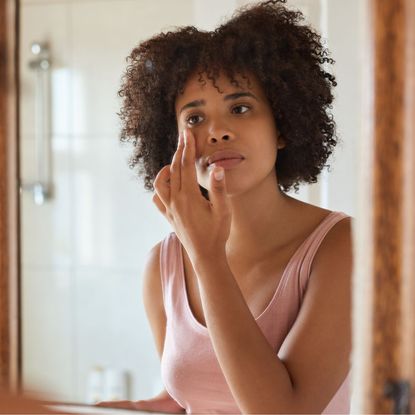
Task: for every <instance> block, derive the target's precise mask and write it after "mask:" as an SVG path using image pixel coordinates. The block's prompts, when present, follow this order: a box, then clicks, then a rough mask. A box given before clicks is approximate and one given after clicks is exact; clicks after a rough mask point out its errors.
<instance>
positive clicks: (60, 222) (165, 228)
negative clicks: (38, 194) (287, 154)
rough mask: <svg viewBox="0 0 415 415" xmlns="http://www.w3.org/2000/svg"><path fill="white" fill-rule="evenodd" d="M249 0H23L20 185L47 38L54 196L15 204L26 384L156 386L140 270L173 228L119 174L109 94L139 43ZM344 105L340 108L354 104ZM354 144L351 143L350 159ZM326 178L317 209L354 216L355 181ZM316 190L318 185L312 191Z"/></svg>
mask: <svg viewBox="0 0 415 415" xmlns="http://www.w3.org/2000/svg"><path fill="white" fill-rule="evenodd" d="M331 1H333V2H334V1H335V0H331ZM339 1H341V0H336V1H335V2H336V3H337V4H339ZM244 3H247V1H242V0H240V1H236V0H228V1H224V0H221V1H218V0H215V1H205V0H194V1H192V0H174V1H169V0H160V1H154V0H72V1H71V0H21V45H20V48H21V54H20V63H21V71H20V77H21V100H20V103H21V120H20V126H21V145H20V149H21V154H20V157H21V181H22V185H25V184H29V183H30V182H31V181H33V179H34V177H35V174H36V166H35V160H34V131H35V120H34V92H35V89H34V74H33V73H32V72H31V71H30V70H29V69H28V66H27V63H28V61H29V60H30V59H31V57H30V43H31V42H33V41H49V43H50V46H51V49H52V71H51V80H52V113H51V116H52V135H51V149H52V152H51V154H52V166H53V182H54V189H55V193H54V196H53V198H52V199H51V200H50V201H47V203H46V204H44V205H42V206H38V205H35V204H34V203H33V198H32V195H31V193H30V192H28V191H23V192H22V196H21V202H22V204H21V207H22V210H21V219H22V235H21V237H22V276H23V286H22V292H23V301H22V305H23V374H24V380H25V385H26V388H27V389H29V390H41V391H44V392H47V393H48V394H49V396H53V397H55V398H56V399H63V400H68V401H80V402H83V401H85V399H86V379H87V375H88V371H89V370H90V369H91V367H93V366H95V365H99V366H104V367H111V368H115V369H121V370H125V371H128V372H129V373H130V375H131V388H130V394H129V398H130V399H145V398H149V397H151V396H153V395H154V394H156V393H158V392H159V391H160V390H161V389H162V385H161V381H160V373H159V366H160V363H159V358H158V355H157V352H156V349H155V346H154V341H153V337H152V334H151V331H150V327H149V324H148V322H147V319H146V317H145V311H144V307H143V304H142V294H141V283H142V280H141V274H142V271H143V267H144V261H145V256H146V254H147V252H148V251H149V250H150V248H151V247H152V246H153V245H155V244H156V243H157V242H158V241H160V240H161V239H162V238H164V237H165V236H166V234H167V233H169V232H171V231H172V229H171V228H170V225H169V224H168V223H167V221H166V220H165V219H164V218H163V217H162V216H161V215H160V213H159V212H158V210H157V209H156V208H155V206H154V204H153V203H152V201H151V194H150V193H147V192H145V191H144V189H143V185H142V183H140V182H139V181H138V180H137V179H136V177H135V176H134V173H133V172H132V171H131V170H129V168H128V166H127V158H128V152H129V148H125V147H121V146H120V145H119V143H118V134H119V123H118V118H117V116H116V112H117V111H118V109H119V100H118V98H117V97H116V92H117V90H118V88H119V84H120V77H121V74H122V72H123V70H124V68H125V57H126V56H127V55H128V54H129V52H130V50H131V49H132V48H133V47H134V46H135V45H136V44H137V43H138V42H139V41H140V40H143V39H145V38H148V37H149V36H151V35H153V34H154V33H156V32H159V31H161V30H164V29H166V28H169V27H172V26H181V25H188V24H192V25H197V26H198V27H200V28H202V29H211V28H213V27H214V26H215V24H216V22H218V21H220V20H221V17H223V16H226V15H229V14H230V13H231V12H232V11H233V10H234V8H235V7H236V6H238V5H242V4H244ZM289 3H292V4H301V5H302V6H303V8H304V10H305V9H307V10H308V12H309V14H310V19H311V20H313V23H315V24H318V19H319V18H320V9H319V7H320V2H314V3H313V6H311V3H310V1H305V0H303V1H301V2H300V1H296V2H295V1H291V2H289ZM317 3H318V7H317V6H316V4H317ZM323 3H324V2H323ZM352 3H354V2H352ZM313 13H314V14H313ZM333 47H335V44H333ZM349 49H350V48H349ZM349 49H348V50H349ZM351 53H353V52H351ZM353 68H354V69H356V67H355V66H353ZM342 75H343V74H342ZM343 88H344V90H345V89H346V88H345V87H344V86H343ZM349 88H350V86H349ZM351 91H352V92H351V93H353V91H356V88H354V89H353V88H352V89H351ZM344 102H345V104H344V105H345V108H351V106H352V105H353V103H352V102H349V101H347V99H345V100H344ZM354 110H355V111H356V109H354ZM353 114H355V113H353ZM353 116H354V115H353ZM340 118H341V117H340ZM342 123H343V124H342ZM340 125H341V126H342V127H343V129H344V131H345V132H346V131H347V128H348V129H349V131H354V132H355V131H356V128H357V127H356V125H357V124H356V120H355V119H354V118H353V119H348V118H344V121H343V119H341V120H340ZM344 140H345V141H346V137H344ZM353 146H354V142H353V141H352V144H351V145H348V147H347V148H348V149H349V152H353ZM342 154H343V153H341V152H340V153H339V155H338V156H337V163H340V164H341V165H347V166H348V167H350V160H353V159H352V157H349V156H348V158H347V159H346V157H345V156H343V155H342ZM333 169H334V174H336V173H335V167H333ZM347 171H348V174H350V172H349V170H347ZM352 173H353V172H352ZM341 174H342V175H343V173H341ZM332 177H335V176H330V177H329V179H330V180H331V181H330V183H331V184H330V186H331V187H330V199H329V205H328V206H326V207H329V208H332V209H339V210H344V211H346V212H348V213H349V214H353V206H354V205H353V203H354V199H353V198H354V193H353V177H354V176H353V175H352V176H349V177H340V176H336V180H334V178H333V179H332ZM343 182H344V183H343ZM343 184H344V186H345V187H344V186H343ZM320 186H321V185H314V186H313V187H314V188H316V189H318V192H319V193H318V194H320V193H321V188H320ZM344 189H345V190H344ZM308 192H309V188H307V187H303V188H302V190H301V192H300V195H297V197H298V198H302V199H303V200H308V194H309V193H308ZM314 194H315V192H314ZM310 201H311V202H313V203H317V204H318V202H319V200H317V201H316V200H312V198H310Z"/></svg>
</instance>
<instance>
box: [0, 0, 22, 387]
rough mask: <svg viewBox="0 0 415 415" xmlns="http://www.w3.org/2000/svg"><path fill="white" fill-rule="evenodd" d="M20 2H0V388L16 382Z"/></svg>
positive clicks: (18, 360) (18, 368) (18, 373)
mask: <svg viewBox="0 0 415 415" xmlns="http://www.w3.org/2000/svg"><path fill="white" fill-rule="evenodd" d="M18 11H19V2H18V0H3V1H0V388H1V387H3V388H7V389H11V390H14V391H15V390H18V389H19V388H20V380H21V338H20V332H21V330H20V327H21V324H20V317H21V314H20V290H19V285H20V284H19V274H20V272H19V269H20V251H19V249H20V247H19V234H20V231H19V217H20V214H19V212H20V208H19V151H18V143H19V140H18V136H19V126H18V119H19V115H18V96H19V92H18V91H19V84H18V56H19V47H18V39H19V19H18Z"/></svg>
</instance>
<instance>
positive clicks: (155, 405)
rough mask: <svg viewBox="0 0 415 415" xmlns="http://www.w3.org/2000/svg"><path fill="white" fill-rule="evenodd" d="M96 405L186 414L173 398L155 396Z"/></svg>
mask: <svg viewBox="0 0 415 415" xmlns="http://www.w3.org/2000/svg"><path fill="white" fill-rule="evenodd" d="M95 406H100V407H106V408H117V409H133V410H136V411H148V412H163V413H169V414H184V413H186V411H185V410H184V409H183V408H182V407H181V406H180V405H179V404H178V403H177V402H176V401H175V400H174V399H172V398H170V397H164V398H157V397H156V398H153V399H146V400H140V401H113V402H109V401H108V402H99V403H97V404H96V405H95Z"/></svg>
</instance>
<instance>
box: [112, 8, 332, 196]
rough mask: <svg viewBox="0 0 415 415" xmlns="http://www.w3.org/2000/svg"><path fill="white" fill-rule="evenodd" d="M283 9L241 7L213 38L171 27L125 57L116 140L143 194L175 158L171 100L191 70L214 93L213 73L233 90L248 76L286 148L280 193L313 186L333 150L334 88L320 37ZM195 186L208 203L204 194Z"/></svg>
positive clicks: (295, 14)
mask: <svg viewBox="0 0 415 415" xmlns="http://www.w3.org/2000/svg"><path fill="white" fill-rule="evenodd" d="M283 3H286V0H273V1H265V2H262V3H257V4H254V5H252V4H250V5H248V6H244V7H241V8H239V9H238V10H237V11H236V12H235V13H234V14H233V16H232V17H231V19H229V20H228V21H227V22H225V23H224V24H222V25H220V26H219V27H217V29H216V30H214V31H212V32H208V31H200V30H198V29H197V28H196V27H194V26H186V27H177V28H175V29H176V30H174V31H168V32H166V33H160V34H158V35H155V36H153V37H152V38H150V39H148V40H145V41H143V42H141V43H140V44H139V45H138V46H137V47H135V48H134V49H133V50H132V52H131V54H130V55H129V56H128V57H127V58H126V60H127V62H129V64H128V66H127V69H126V71H125V73H124V74H123V76H122V85H121V88H120V90H119V91H118V95H119V96H120V97H121V98H122V106H121V110H120V112H119V113H118V115H119V117H120V119H121V123H122V131H121V137H120V140H121V142H131V143H132V144H133V146H134V152H133V155H132V157H131V159H130V162H129V163H130V167H131V168H135V167H136V166H138V175H139V176H143V177H144V187H145V189H146V190H152V191H154V186H153V183H154V180H155V178H156V176H157V173H158V172H159V171H160V169H161V168H162V167H163V166H165V165H166V164H170V163H171V160H172V158H173V154H174V152H175V151H176V146H177V139H178V129H177V120H176V114H175V100H176V97H177V96H178V94H180V93H182V92H183V90H184V84H185V82H186V80H187V79H188V77H189V76H190V75H191V74H193V73H196V72H195V71H199V72H197V73H198V74H199V75H201V74H202V73H204V74H206V75H207V78H208V79H210V80H211V82H212V83H213V85H214V86H215V87H216V89H218V87H217V85H216V83H215V80H216V79H217V77H218V75H219V73H220V72H222V73H224V74H226V75H227V77H228V78H229V80H230V82H231V83H232V84H233V85H236V86H239V83H238V82H237V81H236V80H235V78H234V76H235V74H238V75H241V76H242V77H243V79H247V78H246V76H245V75H244V74H245V73H248V74H249V73H253V74H254V75H255V76H256V77H257V78H258V80H259V81H260V83H261V84H262V87H263V88H264V92H265V95H266V96H267V98H268V100H269V103H270V106H271V109H272V112H273V115H274V119H275V123H276V126H277V128H278V131H279V132H280V134H281V138H282V139H283V141H284V143H285V144H286V145H285V147H284V148H282V149H280V150H279V151H278V163H276V169H277V178H278V186H279V188H280V190H282V191H284V192H288V191H290V190H291V188H292V187H294V189H295V192H296V193H297V192H298V190H299V183H300V182H305V183H316V182H317V176H318V174H319V173H320V172H321V170H322V169H323V168H324V167H325V164H324V163H325V162H326V160H327V159H328V157H329V156H330V154H331V153H332V152H333V148H334V146H335V145H336V144H337V141H336V134H335V126H336V124H335V122H334V120H333V117H332V115H331V114H330V113H329V111H328V108H332V105H331V103H332V101H333V95H332V88H333V87H335V86H336V85H337V84H336V82H335V77H334V76H333V75H331V74H329V73H327V72H326V71H325V70H324V68H323V64H325V63H326V64H327V63H330V64H333V63H334V60H333V59H331V58H328V57H327V56H328V55H329V52H328V50H327V49H326V48H325V47H324V46H323V45H322V43H321V36H320V35H319V34H318V33H317V32H316V31H315V30H314V29H313V28H311V27H310V26H308V25H305V24H299V23H300V22H301V21H303V20H304V16H303V14H302V13H301V12H300V11H298V10H297V11H294V10H289V9H287V8H286V7H285V6H284V5H283ZM248 83H249V79H248ZM218 91H219V89H218ZM219 92H220V91H219ZM160 120H163V121H162V122H160ZM328 167H330V166H329V165H328ZM199 187H200V190H201V193H202V195H203V196H204V197H205V198H206V199H208V193H207V190H206V189H204V188H203V187H202V186H199Z"/></svg>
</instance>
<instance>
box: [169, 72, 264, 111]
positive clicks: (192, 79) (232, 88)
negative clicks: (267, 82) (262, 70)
mask: <svg viewBox="0 0 415 415" xmlns="http://www.w3.org/2000/svg"><path fill="white" fill-rule="evenodd" d="M247 78H248V79H247ZM234 79H235V80H236V81H237V82H238V83H239V86H236V85H235V84H233V83H232V82H231V80H230V79H229V78H228V77H227V76H226V74H224V73H223V72H220V73H219V75H218V76H217V77H216V79H215V84H216V86H217V87H218V88H219V90H220V92H219V91H218V89H217V88H215V86H214V85H213V80H212V79H209V78H208V77H207V74H206V73H203V74H199V73H195V74H192V75H191V76H189V78H188V79H187V81H186V82H185V84H184V87H183V93H182V94H179V95H178V96H177V99H176V108H177V106H178V105H179V104H180V103H181V102H182V101H184V100H186V99H189V98H192V97H193V98H195V99H196V98H198V95H199V96H200V94H205V93H215V94H220V95H222V94H227V93H232V92H238V91H247V90H250V91H251V92H253V93H254V94H255V95H257V96H258V97H260V98H262V95H263V91H262V87H261V85H260V83H259V81H258V80H257V79H256V77H255V76H254V75H253V74H249V75H244V76H242V75H241V74H239V73H238V74H237V73H235V74H234Z"/></svg>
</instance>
